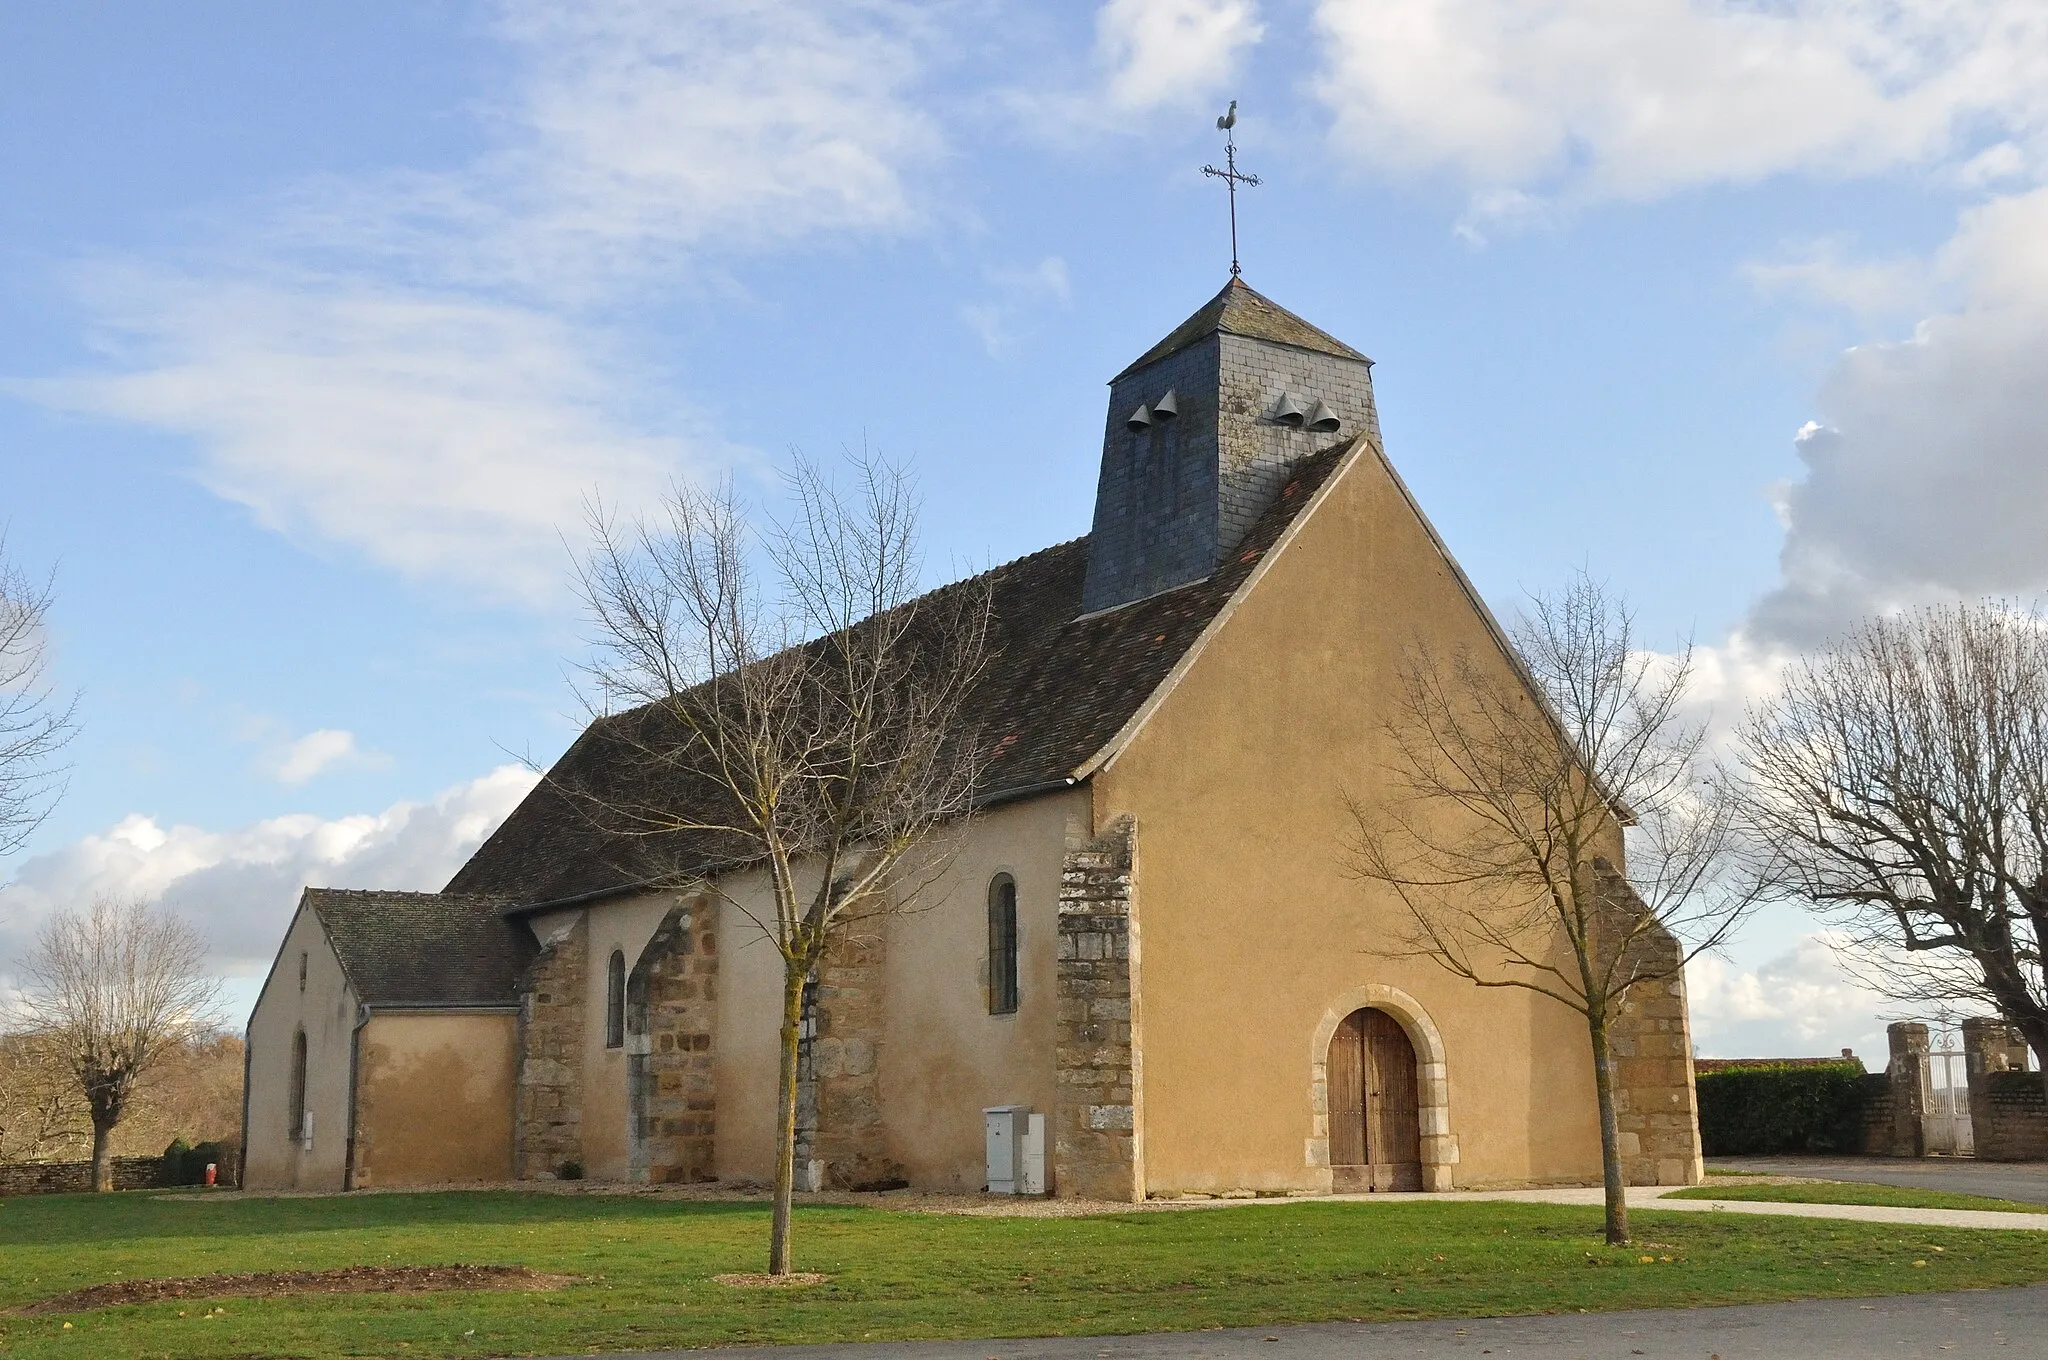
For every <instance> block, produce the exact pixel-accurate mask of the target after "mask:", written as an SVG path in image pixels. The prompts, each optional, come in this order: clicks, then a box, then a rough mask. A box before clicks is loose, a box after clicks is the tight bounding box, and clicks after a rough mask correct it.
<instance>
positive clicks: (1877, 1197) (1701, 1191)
mask: <svg viewBox="0 0 2048 1360" xmlns="http://www.w3.org/2000/svg"><path fill="white" fill-rule="evenodd" d="M1664 1198H1666V1199H1758V1200H1768V1201H1770V1202H1772V1203H1775V1204H1882V1205H1886V1206H1888V1207H1891V1208H1898V1209H1991V1210H1994V1211H1997V1212H2001V1213H2008V1214H2048V1204H2029V1203H2027V1202H2026V1201H2025V1200H2017V1199H1992V1198H1991V1197H1990V1196H1988V1195H1959V1194H1956V1193H1954V1192H1953V1191H1948V1190H1911V1189H1906V1188H1904V1187H1901V1186H1896V1185H1867V1184H1864V1183H1863V1182H1861V1181H1811V1182H1808V1183H1806V1184H1804V1185H1696V1186H1693V1187H1692V1188H1691V1189H1689V1190H1674V1191H1672V1192H1671V1193H1670V1194H1668V1195H1666V1196H1665V1197H1664Z"/></svg>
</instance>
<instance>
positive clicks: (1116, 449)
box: [1082, 278, 1379, 613]
mask: <svg viewBox="0 0 2048 1360" xmlns="http://www.w3.org/2000/svg"><path fill="white" fill-rule="evenodd" d="M1360 434H1368V435H1370V436H1371V437H1372V438H1373V439H1374V440H1375V441H1377V440H1378V438H1379V416H1378V413H1377V412H1376V411H1375V410H1374V409H1373V400H1372V360H1370V359H1368V358H1366V357H1365V356H1364V355H1363V354H1360V353H1359V352H1358V351H1357V350H1355V349H1353V348H1351V346H1349V345H1347V344H1344V343H1343V342H1342V341H1340V340H1336V339H1333V338H1331V337H1330V336H1328V335H1325V334H1324V333H1323V332H1321V331H1319V330H1317V329H1316V328H1315V327H1314V326H1311V325H1309V323H1308V322H1306V321H1303V320H1302V319H1301V318H1300V317H1298V316H1296V315H1294V313H1292V312H1290V311H1288V310H1286V309H1285V308H1283V307H1280V306H1277V305H1276V304H1274V303H1272V302H1270V301H1268V300H1267V299H1266V298H1264V297H1261V296H1260V295H1259V294H1258V293H1256V292H1254V291H1253V290H1252V289H1251V288H1249V287H1247V286H1246V285H1245V284H1244V283H1243V282H1241V281H1239V280H1238V279H1235V278H1233V279H1232V280H1231V281H1230V282H1229V283H1228V284H1226V285H1225V286H1224V289H1223V291H1222V292H1220V293H1218V294H1217V295H1216V296H1215V297H1214V298H1212V299H1210V301H1209V303H1208V305H1206V306H1204V307H1203V308H1202V309H1201V310H1200V311H1198V312H1196V313H1195V314H1194V315H1193V316H1191V317H1189V318H1188V319H1187V320H1186V321H1183V322H1182V323H1181V324H1180V325H1179V326H1177V327H1175V328H1174V331H1173V333H1172V334H1170V335H1168V336H1167V337H1166V338H1165V339H1164V340H1161V341H1160V342H1159V343H1158V344H1156V345H1154V346H1153V347H1152V348H1151V349H1149V350H1147V351H1146V352H1145V353H1144V355H1143V356H1141V357H1140V358H1139V359H1138V361H1137V362H1136V363H1134V364H1132V365H1131V366H1130V367H1129V368H1126V369H1125V370H1124V371H1123V372H1121V373H1119V374H1117V376H1116V377H1115V378H1113V379H1111V380H1110V384H1109V420H1108V424H1107V426H1106V428H1105V429H1104V432H1103V436H1102V478H1101V480H1100V482H1099V483H1098V484H1097V486H1096V491H1095V527H1094V530H1093V532H1092V533H1091V535H1090V537H1089V540H1088V580H1087V584H1086V585H1085V586H1084V587H1083V591H1082V608H1083V609H1084V610H1087V611H1089V612H1091V613H1092V612H1094V611H1096V610H1101V609H1113V608H1115V607H1116V606H1117V605H1120V604H1128V603H1130V602H1131V601H1132V600H1141V599H1144V598H1145V597H1146V596H1148V595H1156V594H1158V593H1159V592H1160V591H1163V590H1171V589H1172V588H1173V587H1175V586H1180V585H1186V584H1187V583H1189V582H1190V581H1199V580H1201V579H1202V578H1203V577H1205V576H1207V575H1208V574H1209V573H1210V572H1212V571H1214V570H1215V569H1216V568H1217V566H1218V565H1219V564H1221V562H1222V561H1223V559H1224V558H1225V557H1226V556H1227V555H1228V554H1229V553H1230V552H1231V550H1232V549H1234V548H1235V547H1236V546H1237V544H1238V541H1239V540H1240V539H1241V538H1243V537H1244V533H1245V530H1246V529H1248V528H1249V527H1250V526H1251V523H1252V521H1253V520H1255V519H1257V518H1258V516H1259V514H1260V512H1261V511H1263V510H1264V509H1265V508H1266V506H1267V505H1268V504H1270V503H1271V501H1272V499H1273V497H1274V496H1275V495H1277V494H1278V492H1279V489H1280V487H1281V485H1282V484H1283V483H1284V482H1285V481H1286V473H1287V469H1288V468H1289V467H1290V466H1292V465H1293V464H1294V463H1296V462H1298V461H1300V460H1301V459H1303V458H1305V457H1307V456H1308V455H1310V454H1312V453H1319V452H1321V451H1322V450H1324V449H1327V448H1330V447H1332V446H1334V445H1337V444H1343V443H1348V442H1350V441H1351V440H1352V439H1353V438H1355V437H1357V436H1358V435H1360Z"/></svg>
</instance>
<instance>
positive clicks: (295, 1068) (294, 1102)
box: [288, 1030, 306, 1138]
mask: <svg viewBox="0 0 2048 1360" xmlns="http://www.w3.org/2000/svg"><path fill="white" fill-rule="evenodd" d="M288 1113H289V1114H290V1116H291V1121H292V1123H291V1136H292V1137H294V1138H303V1137H305V1136H306V1031H304V1030H298V1031H296V1032H294V1033H293V1035H292V1084H291V1096H290V1107H289V1111H288Z"/></svg>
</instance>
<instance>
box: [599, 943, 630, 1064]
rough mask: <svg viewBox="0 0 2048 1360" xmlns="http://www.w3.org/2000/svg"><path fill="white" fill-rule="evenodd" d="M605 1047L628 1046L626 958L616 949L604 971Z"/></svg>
mask: <svg viewBox="0 0 2048 1360" xmlns="http://www.w3.org/2000/svg"><path fill="white" fill-rule="evenodd" d="M604 1046H605V1047H606V1048H624V1047H625V1046H626V956H625V955H624V954H622V953H620V952H619V951H618V950H616V949H614V950H613V951H612V961H611V962H610V963H609V964H607V965H606V966H605V970H604Z"/></svg>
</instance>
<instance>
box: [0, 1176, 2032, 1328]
mask: <svg viewBox="0 0 2048 1360" xmlns="http://www.w3.org/2000/svg"><path fill="white" fill-rule="evenodd" d="M1599 1224H1600V1213H1599V1210H1598V1209H1597V1208H1593V1207H1587V1208H1580V1207H1576V1206H1573V1207H1561V1206H1552V1205H1531V1204H1503V1203H1440V1204H1428V1203H1414V1202H1410V1203H1405V1204H1318V1203H1299V1202H1297V1203H1289V1204H1285V1205H1278V1204H1276V1205H1270V1206H1267V1205H1259V1206H1247V1207H1241V1208H1227V1209H1205V1210H1192V1211H1188V1212H1182V1213H1148V1214H1125V1215H1117V1216H1113V1217H1103V1218H1079V1219H1024V1218H1000V1219H996V1218H966V1217H940V1216H923V1215H911V1214H899V1213H889V1212H882V1211H878V1210H873V1209H857V1208H843V1207H828V1206H815V1207H804V1208H801V1209H799V1210H798V1213H797V1220H796V1237H795V1241H796V1264H797V1266H798V1268H799V1269H806V1270H815V1271H824V1272H828V1273H829V1274H830V1275H831V1276H832V1279H831V1281H830V1282H829V1283H827V1284H823V1285H816V1286H811V1287H807V1288H799V1289H774V1290H767V1289H732V1288H727V1287H726V1286H723V1285H720V1284H716V1283H714V1282H712V1281H711V1279H710V1278H709V1277H710V1276H711V1275H713V1274H716V1273H719V1272H725V1271H747V1270H758V1269H759V1268H760V1264H761V1260H762V1257H763V1255H764V1250H765V1242H766V1239H767V1226H768V1216H767V1211H766V1209H765V1208H764V1207H763V1206H761V1205H758V1204H730V1205H728V1204H705V1203H693V1202H686V1201H663V1200H658V1199H651V1198H646V1199H643V1198H631V1197H612V1196H594V1195H550V1194H513V1193H457V1194H420V1195H363V1196H354V1197H335V1198H323V1199H285V1200H233V1201H230V1200H213V1201H211V1202H208V1201H206V1200H205V1199H203V1198H196V1197H184V1198H182V1199H176V1198H168V1197H159V1196H151V1195H145V1194H129V1195H107V1196H99V1197H94V1196H61V1197H60V1196H50V1197H43V1198H29V1199H15V1200H10V1201H8V1202H6V1204H5V1205H0V1309H11V1308H14V1307H18V1306H20V1305H22V1304H26V1303H29V1302H31V1301H33V1300H36V1299H40V1298H45V1297H48V1296H50V1295H53V1294H57V1293H61V1292H64V1291H68V1290H72V1289H78V1288H81V1287H84V1286H87V1285H93V1284H101V1283H105V1282H108V1281H112V1280H117V1279H122V1278H131V1279H132V1278H135V1277H139V1276H185V1275H204V1274H211V1273H216V1272H221V1273H225V1272H242V1271H256V1270H288V1269H322V1268H332V1267H338V1266H345V1265H374V1266H383V1265H399V1264H422V1265H424V1264H445V1263H453V1262H464V1263H478V1264H508V1265H525V1266H529V1267H532V1268H533V1269H536V1270H541V1271H549V1272H561V1273H566V1274H571V1275H574V1276H577V1277H579V1279H580V1282H579V1283H576V1284H573V1285H571V1286H569V1287H568V1288H565V1289H562V1290H559V1291H556V1292H552V1293H443V1294H358V1295H346V1294H330V1295H305V1296H300V1297H295V1298H289V1299H227V1300H225V1301H224V1302H223V1304H222V1306H223V1307H225V1309H226V1312H225V1314H224V1315H215V1316H211V1317H209V1316H206V1315H207V1313H208V1312H209V1309H210V1306H211V1305H209V1304H207V1303H205V1302H201V1301H196V1300H194V1301H181V1302H175V1303H170V1302H159V1303H149V1304H135V1305H128V1306H123V1307H116V1308H108V1309H103V1310H97V1311H93V1312H85V1313H78V1314H73V1315H70V1316H69V1317H68V1319H67V1318H65V1317H57V1316H49V1315H39V1316H19V1315H10V1314H0V1356H7V1357H15V1356H19V1357H37V1356H70V1357H79V1356H88V1355H91V1356H113V1355H119V1356H144V1355H157V1356H179V1357H184V1356H345V1355H382V1356H389V1355H405V1356H455V1355H505V1354H522V1353H523V1354H535V1353H538V1354H560V1353H572V1352H579V1351H584V1350H591V1349H603V1350H636V1349H650V1348H656V1347H665V1346H701V1345H711V1344H716V1343H719V1342H730V1341H746V1342H762V1341H820V1340H861V1339H874V1340H885V1339H893V1338H909V1337H970V1336H999V1335H1009V1336H1018V1335H1033V1334H1060V1333H1065V1334H1087V1333H1104V1332H1134V1331H1150V1330H1166V1329H1182V1328H1199V1327H1207V1326H1228V1325H1253V1324H1271V1323H1279V1322H1302V1321H1311V1320H1322V1319H1332V1318H1365V1319H1380V1318H1414V1317H1441V1316H1451V1315H1474V1314H1485V1313H1517V1312H1558V1311H1568V1310H1572V1309H1581V1308H1583V1309H1608V1308H1627V1307H1642V1306H1659V1305H1679V1304H1702V1303H1736V1302H1748V1301H1753V1300H1763V1299H1784V1298H1797V1297H1812V1296H1821V1295H1853V1294H1876V1293H1890V1292H1901V1291H1907V1290H1925V1289H1953V1288H1962V1287H1969V1286H1983V1285H2008V1284H2021V1283H2026V1282H2032V1281H2039V1280H2048V1234H2042V1235H2040V1236H2036V1235H2034V1234H2031V1233H2011V1232H2006V1233H1999V1232H1991V1231H1985V1232H1971V1231H1959V1230H1953V1229H1915V1228H1901V1227H1897V1226H1892V1225H1880V1224H1860V1223H1841V1222H1827V1221H1824V1220H1800V1219H1786V1218H1775V1219H1774V1218H1763V1217H1750V1216H1736V1215H1733V1214H1698V1213H1685V1214H1680V1213H1662V1214H1659V1213H1655V1212H1641V1213H1638V1214H1637V1216H1636V1227H1637V1232H1638V1237H1639V1244H1638V1245H1637V1247H1635V1248H1634V1249H1632V1250H1624V1251H1616V1250H1610V1249H1608V1248H1606V1247H1604V1246H1602V1245H1600V1243H1599V1239H1598V1231H1599ZM180 1310H183V1311H184V1312H185V1313H186V1316H184V1317H180V1316H179V1315H178V1314H179V1312H180ZM67 1320H68V1321H70V1322H71V1323H72V1327H71V1328H70V1329H69V1330H66V1329H65V1328H64V1326H63V1324H64V1322H65V1321H67Z"/></svg>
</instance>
